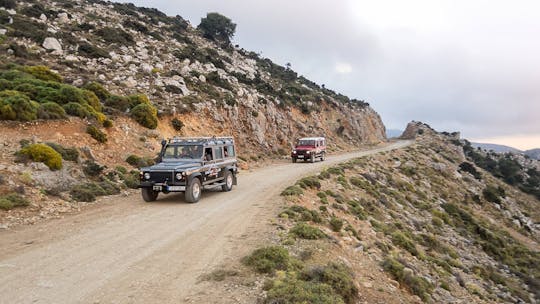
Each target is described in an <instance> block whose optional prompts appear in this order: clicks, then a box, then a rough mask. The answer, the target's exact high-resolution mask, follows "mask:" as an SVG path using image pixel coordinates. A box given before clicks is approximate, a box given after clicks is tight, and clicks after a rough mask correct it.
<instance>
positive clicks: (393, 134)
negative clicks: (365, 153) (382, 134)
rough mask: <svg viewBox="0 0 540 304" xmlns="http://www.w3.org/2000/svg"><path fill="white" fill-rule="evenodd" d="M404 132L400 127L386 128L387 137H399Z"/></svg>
mask: <svg viewBox="0 0 540 304" xmlns="http://www.w3.org/2000/svg"><path fill="white" fill-rule="evenodd" d="M401 133H403V130H398V129H386V137H387V138H392V137H399V136H400V135H401Z"/></svg>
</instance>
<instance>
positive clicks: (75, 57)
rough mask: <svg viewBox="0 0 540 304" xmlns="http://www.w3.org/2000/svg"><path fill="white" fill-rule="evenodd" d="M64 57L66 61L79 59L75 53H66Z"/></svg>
mask: <svg viewBox="0 0 540 304" xmlns="http://www.w3.org/2000/svg"><path fill="white" fill-rule="evenodd" d="M64 59H66V61H79V57H77V56H75V55H67V56H66V57H65V58H64Z"/></svg>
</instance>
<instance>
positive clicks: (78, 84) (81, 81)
mask: <svg viewBox="0 0 540 304" xmlns="http://www.w3.org/2000/svg"><path fill="white" fill-rule="evenodd" d="M72 84H73V85H74V86H76V87H80V86H82V85H83V84H84V81H83V80H82V79H80V78H79V79H76V80H74V81H73V83H72Z"/></svg>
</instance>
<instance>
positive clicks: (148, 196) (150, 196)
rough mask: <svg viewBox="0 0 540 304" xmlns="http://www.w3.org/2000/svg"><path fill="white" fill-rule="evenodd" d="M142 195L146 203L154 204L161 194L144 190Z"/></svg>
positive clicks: (151, 190)
mask: <svg viewBox="0 0 540 304" xmlns="http://www.w3.org/2000/svg"><path fill="white" fill-rule="evenodd" d="M141 194H142V198H143V200H144V201H145V202H153V201H155V200H156V199H157V197H158V194H159V192H158V191H154V190H153V189H152V188H142V189H141Z"/></svg>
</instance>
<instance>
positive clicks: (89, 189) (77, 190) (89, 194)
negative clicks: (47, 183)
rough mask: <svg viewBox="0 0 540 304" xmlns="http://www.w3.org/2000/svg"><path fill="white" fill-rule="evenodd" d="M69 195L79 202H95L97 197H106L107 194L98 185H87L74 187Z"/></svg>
mask: <svg viewBox="0 0 540 304" xmlns="http://www.w3.org/2000/svg"><path fill="white" fill-rule="evenodd" d="M69 194H70V195H71V198H72V199H74V200H75V201H77V202H93V201H95V200H96V197H98V196H101V195H105V194H106V192H105V190H104V189H103V188H101V187H100V186H99V185H98V184H96V183H85V184H79V185H75V186H73V188H71V191H70V192H69Z"/></svg>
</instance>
